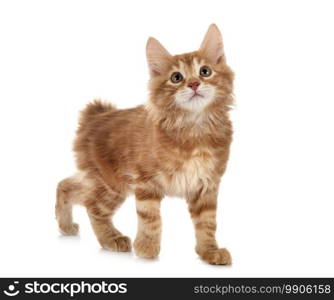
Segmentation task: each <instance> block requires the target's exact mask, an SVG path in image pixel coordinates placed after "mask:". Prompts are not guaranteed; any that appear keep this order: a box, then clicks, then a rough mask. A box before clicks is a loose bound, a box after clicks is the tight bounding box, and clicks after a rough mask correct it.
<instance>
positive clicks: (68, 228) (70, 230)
mask: <svg viewBox="0 0 334 300" xmlns="http://www.w3.org/2000/svg"><path fill="white" fill-rule="evenodd" d="M59 230H60V232H61V233H62V234H63V235H77V234H78V232H79V224H77V223H72V224H69V225H68V224H67V225H59Z"/></svg>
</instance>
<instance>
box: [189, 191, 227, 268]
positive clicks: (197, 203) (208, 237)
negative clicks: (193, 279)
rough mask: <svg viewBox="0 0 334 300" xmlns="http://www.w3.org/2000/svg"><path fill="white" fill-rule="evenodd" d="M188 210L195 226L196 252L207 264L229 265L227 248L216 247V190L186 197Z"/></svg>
mask: <svg viewBox="0 0 334 300" xmlns="http://www.w3.org/2000/svg"><path fill="white" fill-rule="evenodd" d="M188 206H189V211H190V214H191V217H192V220H193V223H194V226H195V232H196V252H197V253H198V255H199V256H200V257H201V258H202V259H203V260H204V261H206V262H208V263H209V264H215V265H229V264H231V256H230V254H229V252H228V250H227V249H225V248H218V245H217V242H216V238H215V234H216V227H217V226H216V208H217V192H216V190H208V191H206V192H204V193H199V194H198V195H196V196H195V197H192V198H191V199H188Z"/></svg>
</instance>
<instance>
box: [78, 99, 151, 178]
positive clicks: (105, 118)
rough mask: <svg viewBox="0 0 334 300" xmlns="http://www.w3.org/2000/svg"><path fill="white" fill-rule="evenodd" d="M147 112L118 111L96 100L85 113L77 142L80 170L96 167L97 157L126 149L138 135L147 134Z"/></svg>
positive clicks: (143, 110)
mask: <svg viewBox="0 0 334 300" xmlns="http://www.w3.org/2000/svg"><path fill="white" fill-rule="evenodd" d="M146 120H147V112H146V109H145V108H144V106H137V107H135V108H130V109H116V108H115V107H114V106H113V105H111V104H109V103H104V102H101V101H98V100H96V101H94V102H92V103H90V104H88V105H87V106H86V108H85V109H84V110H83V111H82V112H81V115H80V120H79V127H78V130H77V136H76V138H75V140H74V152H75V153H76V158H77V165H78V168H79V169H81V170H85V171H90V170H91V169H93V168H96V166H95V164H96V158H97V157H101V158H104V157H106V156H107V155H110V153H112V152H111V151H110V150H111V148H115V147H117V148H126V147H128V146H129V143H130V142H131V140H132V136H133V134H134V132H137V133H138V132H140V131H144V127H145V126H146Z"/></svg>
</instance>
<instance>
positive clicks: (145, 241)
mask: <svg viewBox="0 0 334 300" xmlns="http://www.w3.org/2000/svg"><path fill="white" fill-rule="evenodd" d="M161 199H162V197H160V196H159V195H157V194H156V193H153V192H150V191H147V190H143V189H137V190H136V207H137V216H138V232H137V237H136V240H135V242H134V249H135V252H136V254H137V255H138V256H139V257H144V258H154V257H156V256H158V255H159V252H160V239H161V218H160V202H161Z"/></svg>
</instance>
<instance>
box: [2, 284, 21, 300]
mask: <svg viewBox="0 0 334 300" xmlns="http://www.w3.org/2000/svg"><path fill="white" fill-rule="evenodd" d="M18 283H19V282H18V281H14V284H10V285H9V286H8V290H9V292H8V291H6V290H4V291H3V292H4V293H5V295H7V296H10V297H13V296H16V295H18V294H19V293H20V291H18V290H17V291H15V284H18Z"/></svg>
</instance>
